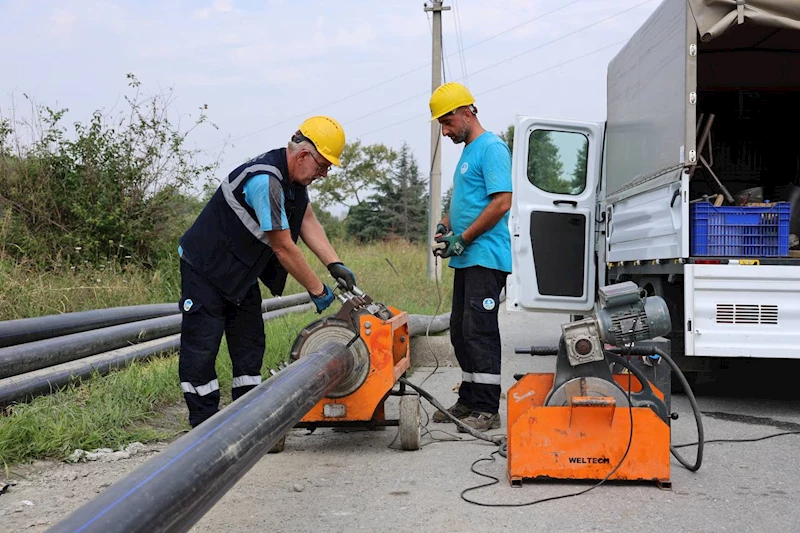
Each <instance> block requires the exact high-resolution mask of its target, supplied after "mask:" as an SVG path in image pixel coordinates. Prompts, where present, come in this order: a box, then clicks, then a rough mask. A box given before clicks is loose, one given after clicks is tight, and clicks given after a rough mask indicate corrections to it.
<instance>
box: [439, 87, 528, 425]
mask: <svg viewBox="0 0 800 533" xmlns="http://www.w3.org/2000/svg"><path fill="white" fill-rule="evenodd" d="M430 110H431V120H432V121H433V120H438V121H439V124H441V127H442V135H443V136H445V137H449V138H450V139H451V140H452V141H453V142H454V143H455V144H461V143H464V150H463V151H462V153H461V158H460V159H459V161H458V164H457V165H456V170H455V176H454V177H453V195H452V197H451V200H450V209H449V213H445V214H444V217H443V218H442V221H441V222H440V223H439V225H438V226H437V228H436V237H435V240H436V242H435V243H434V244H433V249H434V253H435V254H436V255H440V256H441V257H443V258H450V263H449V266H450V267H451V268H453V269H454V270H455V273H454V276H453V305H452V310H451V313H450V341H451V342H452V344H453V349H454V351H455V354H456V359H458V364H459V366H461V370H462V377H461V385H460V386H459V390H458V401H457V402H456V403H455V404H454V405H452V406H451V407H450V408H448V409H447V411H448V412H447V413H445V412H443V411H437V412H436V413H434V415H433V421H434V422H448V421H450V419H451V418H450V417H455V418H458V419H460V420H461V422H463V423H464V424H466V425H467V426H469V427H471V428H473V429H477V430H479V431H487V430H490V429H496V428H499V427H500V416H499V414H498V410H499V407H500V352H501V343H500V329H499V327H498V320H497V312H498V310H499V308H500V291H501V290H502V289H503V288H504V287H505V281H506V277H507V276H508V274H509V273H510V272H511V236H510V233H509V230H508V211H509V209H510V208H511V192H512V191H511V152H510V150H509V149H508V146H507V145H506V143H505V142H503V140H502V139H500V137H498V136H497V135H495V134H494V133H492V132H490V131H486V130H485V129H484V128H483V126H481V123H480V121H479V120H478V109H477V108H476V107H475V98H474V97H473V96H472V93H470V91H469V89H467V88H466V87H465V86H464V85H462V84H460V83H455V82H449V83H445V84H444V85H442V86H440V87H438V88H437V89H436V90H435V91H434V92H433V94H432V95H431V99H430ZM458 430H459V431H464V429H463V428H462V427H461V426H459V427H458Z"/></svg>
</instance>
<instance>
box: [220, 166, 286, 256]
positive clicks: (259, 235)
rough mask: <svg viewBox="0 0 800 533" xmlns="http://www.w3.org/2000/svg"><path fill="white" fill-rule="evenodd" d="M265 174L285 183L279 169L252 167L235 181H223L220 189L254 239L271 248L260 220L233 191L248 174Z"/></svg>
mask: <svg viewBox="0 0 800 533" xmlns="http://www.w3.org/2000/svg"><path fill="white" fill-rule="evenodd" d="M264 172H268V173H270V174H274V175H275V176H276V177H277V178H278V179H279V180H281V181H283V174H281V171H280V170H278V168H277V167H274V166H272V165H252V166H249V167H246V168H245V169H244V170H242V171H241V172H240V173H239V175H238V176H236V177H235V178H234V179H233V180H229V179H227V178H226V179H224V180H222V183H221V184H220V189H222V195H223V196H224V197H225V201H226V202H227V203H228V207H230V208H231V210H233V212H234V213H236V216H237V217H238V218H239V220H240V221H241V222H242V224H244V227H245V228H247V231H249V232H250V233H252V234H253V237H255V238H256V239H258V240H259V241H261V242H263V243H264V244H266V245H267V246H269V245H270V244H269V237H267V234H266V232H264V231H261V226H259V224H258V220H256V219H254V218H253V217H252V216H250V213H248V212H247V209H245V208H244V206H243V205H242V204H240V203H239V201H238V200H237V199H236V196H234V194H233V191H234V190H235V189H236V188H237V187H238V186H239V184H240V183H241V182H242V180H244V178H245V176H247V175H248V174H258V173H264Z"/></svg>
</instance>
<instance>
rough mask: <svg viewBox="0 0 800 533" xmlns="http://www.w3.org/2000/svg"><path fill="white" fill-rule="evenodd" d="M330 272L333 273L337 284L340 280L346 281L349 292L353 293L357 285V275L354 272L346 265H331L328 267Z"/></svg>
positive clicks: (339, 263)
mask: <svg viewBox="0 0 800 533" xmlns="http://www.w3.org/2000/svg"><path fill="white" fill-rule="evenodd" d="M328 272H330V273H331V276H333V279H335V280H336V281H337V282H338V281H339V279H342V280H344V283H345V287H344V288H346V289H347V290H348V291H352V290H353V287H355V285H356V275H355V274H353V271H352V270H350V269H349V268H347V267H346V266H344V263H341V262H338V263H331V264H330V265H328Z"/></svg>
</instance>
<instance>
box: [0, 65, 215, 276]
mask: <svg viewBox="0 0 800 533" xmlns="http://www.w3.org/2000/svg"><path fill="white" fill-rule="evenodd" d="M128 80H129V86H130V89H131V91H132V92H133V94H132V95H131V96H126V98H125V102H126V103H127V106H128V109H126V110H125V112H124V113H120V114H119V115H118V116H114V117H112V116H107V115H104V114H103V113H102V112H101V111H96V112H95V113H94V114H93V115H92V118H91V120H90V121H89V122H88V123H87V124H83V123H80V122H78V123H75V124H74V127H73V131H72V132H71V134H68V133H67V129H66V128H65V127H64V126H62V121H63V119H64V115H65V113H66V111H67V110H66V109H58V110H54V109H51V108H49V107H46V106H36V105H33V106H32V109H33V115H34V116H33V118H32V120H30V121H28V122H22V121H17V122H11V121H9V120H8V119H5V120H2V117H0V242H2V245H1V246H2V248H0V255H2V256H10V258H12V259H16V260H21V259H23V258H24V259H25V260H29V261H32V262H34V263H35V264H37V265H40V266H53V265H58V264H63V263H67V264H71V265H72V266H79V265H82V264H84V262H85V261H89V262H92V263H103V262H105V261H107V260H110V259H113V260H117V261H120V262H125V261H130V260H133V261H134V262H137V263H144V264H147V263H152V262H153V261H155V260H156V259H157V258H158V257H159V256H161V255H162V254H164V253H174V250H175V248H176V246H177V239H178V237H179V236H180V234H181V233H182V232H183V231H184V230H185V228H186V227H187V225H188V223H189V222H187V221H191V219H193V218H194V216H195V215H196V213H197V212H199V210H200V208H201V207H202V205H201V203H200V201H199V200H198V199H196V198H195V197H193V196H191V194H190V192H191V190H192V188H193V186H194V184H195V183H197V182H198V181H202V180H203V179H204V178H206V179H207V178H209V177H210V176H211V175H212V173H213V171H214V170H215V166H214V165H202V164H198V163H197V162H196V156H197V155H198V151H197V150H192V149H189V148H187V146H186V139H187V136H188V135H189V134H190V133H191V132H192V131H193V130H194V129H195V128H196V127H198V126H200V125H201V124H204V123H206V122H207V118H206V115H205V113H204V110H203V109H201V110H200V114H199V117H198V118H197V119H195V120H194V122H193V125H192V126H191V127H190V128H188V129H187V130H185V131H184V130H182V129H181V128H180V126H179V125H176V124H173V123H172V122H171V121H170V119H169V116H168V111H169V109H170V108H171V104H172V99H171V93H170V92H165V93H159V94H155V95H147V96H146V95H143V94H140V92H139V88H140V83H139V81H138V80H137V79H136V78H135V77H134V76H133V75H130V74H129V75H128ZM26 138H30V139H32V140H30V141H29V142H24V141H23V139H26ZM12 147H13V148H12Z"/></svg>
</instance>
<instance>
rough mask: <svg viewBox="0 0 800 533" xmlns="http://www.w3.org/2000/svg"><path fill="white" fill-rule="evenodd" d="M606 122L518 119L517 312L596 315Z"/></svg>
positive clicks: (511, 290)
mask: <svg viewBox="0 0 800 533" xmlns="http://www.w3.org/2000/svg"><path fill="white" fill-rule="evenodd" d="M602 152H603V125H602V124H601V123H587V122H568V121H554V120H547V119H537V118H532V117H517V121H516V124H515V132H514V145H513V156H512V158H513V161H512V174H513V186H514V194H513V204H512V207H511V214H510V217H509V225H510V229H511V241H512V267H513V271H512V274H511V275H510V276H509V277H508V282H507V284H506V298H507V302H506V309H508V310H510V311H555V312H564V313H579V312H587V311H591V310H592V308H593V307H594V301H595V289H596V287H595V285H596V279H597V276H596V269H597V265H596V263H595V253H594V252H595V251H594V246H595V224H596V222H595V213H596V200H597V199H596V194H597V186H598V183H599V182H600V172H601V162H602Z"/></svg>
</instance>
